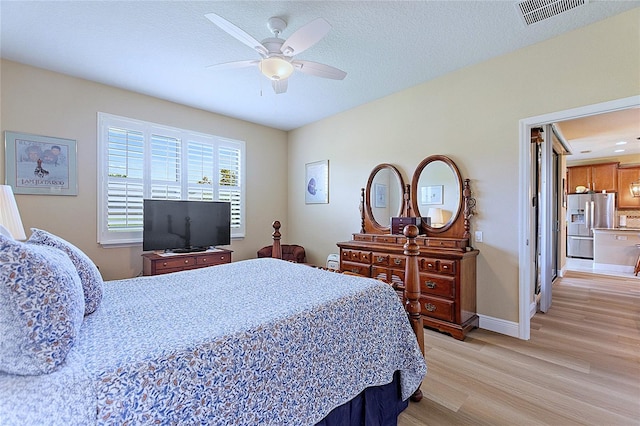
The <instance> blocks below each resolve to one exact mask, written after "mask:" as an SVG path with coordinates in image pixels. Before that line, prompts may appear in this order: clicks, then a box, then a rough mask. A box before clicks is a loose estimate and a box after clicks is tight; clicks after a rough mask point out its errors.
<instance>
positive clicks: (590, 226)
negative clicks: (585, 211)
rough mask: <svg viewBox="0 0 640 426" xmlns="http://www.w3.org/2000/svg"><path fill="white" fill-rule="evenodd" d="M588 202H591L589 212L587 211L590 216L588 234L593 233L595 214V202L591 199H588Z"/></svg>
mask: <svg viewBox="0 0 640 426" xmlns="http://www.w3.org/2000/svg"><path fill="white" fill-rule="evenodd" d="M589 204H591V212H590V213H589V216H590V217H591V222H590V223H589V235H593V224H594V217H593V216H594V215H595V211H594V209H595V203H594V202H593V201H590V202H589Z"/></svg>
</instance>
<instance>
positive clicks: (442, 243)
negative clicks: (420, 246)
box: [424, 238, 460, 249]
mask: <svg viewBox="0 0 640 426" xmlns="http://www.w3.org/2000/svg"><path fill="white" fill-rule="evenodd" d="M424 245H425V246H427V247H438V248H443V249H457V248H460V242H459V241H458V240H441V239H438V238H427V239H426V240H425V241H424Z"/></svg>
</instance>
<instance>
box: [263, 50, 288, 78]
mask: <svg viewBox="0 0 640 426" xmlns="http://www.w3.org/2000/svg"><path fill="white" fill-rule="evenodd" d="M260 71H261V72H262V74H264V75H265V77H267V78H268V79H270V80H284V79H285V78H288V77H289V76H290V75H291V74H292V73H293V65H291V62H289V61H287V60H286V59H282V58H280V57H278V56H272V57H270V58H265V59H263V60H262V61H260Z"/></svg>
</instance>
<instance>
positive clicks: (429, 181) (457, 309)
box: [337, 155, 479, 340]
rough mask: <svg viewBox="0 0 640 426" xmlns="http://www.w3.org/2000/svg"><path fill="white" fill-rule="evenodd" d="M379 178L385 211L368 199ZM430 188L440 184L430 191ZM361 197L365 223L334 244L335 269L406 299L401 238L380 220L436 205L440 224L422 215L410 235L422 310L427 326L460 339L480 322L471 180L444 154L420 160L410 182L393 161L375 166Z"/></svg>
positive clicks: (416, 213) (410, 214)
mask: <svg viewBox="0 0 640 426" xmlns="http://www.w3.org/2000/svg"><path fill="white" fill-rule="evenodd" d="M380 181H382V182H384V183H385V184H386V185H387V187H388V188H389V196H388V199H389V203H388V206H387V208H386V210H385V211H382V210H381V209H376V208H375V206H374V205H373V204H372V203H371V200H372V199H373V197H374V195H375V192H372V191H375V190H374V184H376V183H380ZM439 187H442V192H440V190H439ZM433 188H438V191H436V192H437V196H435V197H434V196H432V195H433ZM430 194H431V195H430ZM434 202H438V203H439V204H437V205H436V204H434ZM360 203H361V206H360V211H361V220H362V229H361V230H360V232H359V233H354V234H353V239H352V240H351V241H345V242H340V243H338V244H337V245H338V247H339V248H340V269H341V270H342V271H351V272H355V273H358V274H361V275H365V276H370V277H373V278H378V279H381V280H383V281H385V282H388V283H390V284H391V285H393V287H394V288H395V289H396V291H397V292H398V293H399V294H402V295H403V297H404V296H405V284H406V275H405V274H406V272H405V267H406V264H405V262H406V259H407V258H406V256H405V255H404V254H405V253H404V251H403V244H404V243H405V241H406V238H405V237H404V236H403V235H399V234H396V233H391V232H392V228H391V227H387V226H385V225H383V223H389V218H390V217H393V216H397V217H412V218H417V217H421V215H422V214H426V213H427V212H429V211H431V210H433V211H436V209H437V213H438V216H439V217H438V218H437V220H438V222H436V221H435V220H434V218H430V217H428V216H427V217H422V220H420V222H419V223H420V226H419V230H420V235H418V236H417V237H416V238H415V241H416V244H417V247H418V248H419V255H418V273H419V280H420V291H421V295H420V312H421V315H422V319H423V322H424V325H425V326H426V327H430V328H434V329H437V330H439V331H441V332H445V333H449V334H451V335H452V336H453V337H455V338H456V339H460V340H463V339H464V338H465V336H466V334H467V333H468V332H469V331H470V330H471V329H473V328H474V327H477V326H478V315H477V314H476V258H477V256H478V253H479V251H478V250H475V249H473V248H472V247H471V246H470V243H469V240H470V218H471V217H472V216H473V215H474V214H475V203H476V200H475V199H474V198H473V197H472V196H471V186H470V180H469V179H465V180H464V181H463V180H462V177H461V175H460V171H459V170H458V167H457V166H456V164H455V163H454V162H453V161H452V160H451V159H450V158H448V157H445V156H442V155H433V156H430V157H427V158H425V159H424V160H423V161H422V162H421V163H420V164H419V165H418V167H417V168H416V171H415V173H414V174H413V178H412V181H411V185H410V186H409V185H406V186H405V184H404V181H403V179H402V175H401V173H400V172H399V170H398V169H397V168H396V167H395V166H393V165H391V164H380V165H378V166H376V167H374V169H373V171H372V172H371V174H370V176H369V179H368V181H367V187H366V189H364V188H363V190H362V192H361V197H360ZM416 222H417V221H416ZM394 228H395V227H394ZM405 303H406V300H405Z"/></svg>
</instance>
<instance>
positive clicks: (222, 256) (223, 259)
mask: <svg viewBox="0 0 640 426" xmlns="http://www.w3.org/2000/svg"><path fill="white" fill-rule="evenodd" d="M230 262H231V255H230V254H229V253H211V254H210V255H206V256H198V257H197V258H196V265H198V266H214V265H220V264H222V263H230Z"/></svg>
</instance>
